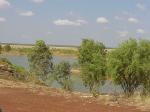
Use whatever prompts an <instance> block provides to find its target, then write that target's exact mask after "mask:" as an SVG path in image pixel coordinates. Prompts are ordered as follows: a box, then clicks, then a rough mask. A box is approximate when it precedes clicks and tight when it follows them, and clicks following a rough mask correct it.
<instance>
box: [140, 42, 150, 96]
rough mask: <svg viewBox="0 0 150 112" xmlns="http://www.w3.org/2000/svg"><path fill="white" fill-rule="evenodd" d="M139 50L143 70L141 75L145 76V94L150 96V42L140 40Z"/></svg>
mask: <svg viewBox="0 0 150 112" xmlns="http://www.w3.org/2000/svg"><path fill="white" fill-rule="evenodd" d="M138 48H139V49H138V54H140V57H139V58H140V63H141V68H142V71H143V73H142V74H141V75H142V76H143V80H142V85H143V87H144V88H143V94H144V95H150V41H148V40H140V42H139V47H138Z"/></svg>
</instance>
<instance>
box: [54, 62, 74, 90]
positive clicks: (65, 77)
mask: <svg viewBox="0 0 150 112" xmlns="http://www.w3.org/2000/svg"><path fill="white" fill-rule="evenodd" d="M53 75H54V79H55V80H56V81H57V82H58V83H59V84H60V85H61V87H62V88H63V89H65V90H68V91H71V90H72V83H71V79H70V77H71V72H70V64H69V63H68V62H64V61H63V62H61V63H59V64H58V65H55V67H54V71H53Z"/></svg>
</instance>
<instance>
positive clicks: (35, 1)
mask: <svg viewBox="0 0 150 112" xmlns="http://www.w3.org/2000/svg"><path fill="white" fill-rule="evenodd" d="M32 1H33V2H34V3H43V2H44V0H32Z"/></svg>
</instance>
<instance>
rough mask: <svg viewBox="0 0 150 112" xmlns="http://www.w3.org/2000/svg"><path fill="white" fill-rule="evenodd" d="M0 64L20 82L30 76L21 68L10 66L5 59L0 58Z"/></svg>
mask: <svg viewBox="0 0 150 112" xmlns="http://www.w3.org/2000/svg"><path fill="white" fill-rule="evenodd" d="M0 64H1V65H3V66H5V70H7V71H8V72H10V74H11V75H12V77H13V78H14V79H17V80H22V81H27V80H28V77H29V75H30V74H29V72H27V71H26V70H25V69H24V68H23V67H21V66H18V65H14V64H12V63H11V62H10V61H9V60H7V59H6V58H0Z"/></svg>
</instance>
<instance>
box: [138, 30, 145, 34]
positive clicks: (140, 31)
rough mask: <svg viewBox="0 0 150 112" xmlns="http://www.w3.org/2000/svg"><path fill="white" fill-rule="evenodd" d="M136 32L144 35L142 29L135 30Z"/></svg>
mask: <svg viewBox="0 0 150 112" xmlns="http://www.w3.org/2000/svg"><path fill="white" fill-rule="evenodd" d="M136 32H137V33H138V34H144V33H145V31H144V29H137V30H136Z"/></svg>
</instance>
